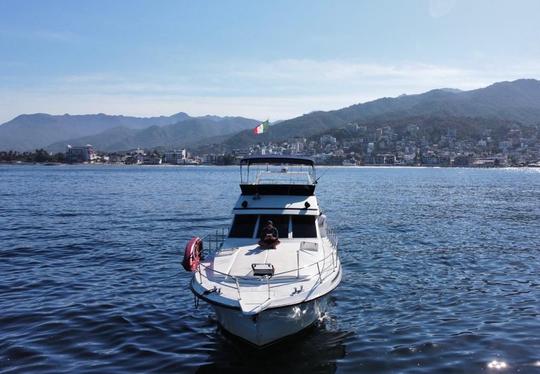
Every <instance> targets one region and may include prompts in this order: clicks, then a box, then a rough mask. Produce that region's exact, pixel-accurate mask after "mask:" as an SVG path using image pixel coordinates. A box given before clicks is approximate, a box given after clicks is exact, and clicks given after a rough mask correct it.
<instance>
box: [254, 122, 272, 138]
mask: <svg viewBox="0 0 540 374" xmlns="http://www.w3.org/2000/svg"><path fill="white" fill-rule="evenodd" d="M269 128H270V122H269V121H268V120H266V121H264V122H263V123H261V124H260V125H259V126H257V127H255V128H254V129H253V133H254V134H255V135H259V134H262V133H265V132H267V131H268V129H269Z"/></svg>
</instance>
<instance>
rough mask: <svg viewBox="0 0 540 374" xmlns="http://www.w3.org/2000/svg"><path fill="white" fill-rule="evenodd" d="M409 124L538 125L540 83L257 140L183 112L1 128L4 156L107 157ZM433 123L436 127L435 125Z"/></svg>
mask: <svg viewBox="0 0 540 374" xmlns="http://www.w3.org/2000/svg"><path fill="white" fill-rule="evenodd" d="M406 118H437V119H441V120H442V121H444V119H445V118H446V119H448V118H452V119H459V118H467V119H469V120H470V119H471V118H473V119H474V118H478V119H482V120H483V121H480V122H481V123H486V121H485V120H493V121H506V122H515V123H519V124H523V125H538V124H540V81H538V80H535V79H520V80H516V81H513V82H499V83H495V84H492V85H490V86H488V87H485V88H480V89H475V90H470V91H460V90H456V89H448V88H444V89H435V90H431V91H428V92H425V93H422V94H416V95H401V96H398V97H395V98H388V97H385V98H381V99H378V100H374V101H370V102H366V103H362V104H355V105H352V106H349V107H346V108H343V109H339V110H332V111H326V112H323V111H317V112H312V113H309V114H305V115H302V116H300V117H296V118H293V119H289V120H285V121H280V122H279V123H276V124H274V125H272V126H270V129H269V130H268V132H265V133H264V134H260V135H254V134H253V132H252V131H251V129H252V128H253V127H255V126H256V125H257V123H258V121H256V120H253V119H247V118H243V117H217V116H204V117H191V116H189V115H187V114H186V113H183V112H180V113H177V114H174V115H172V116H160V117H149V118H138V117H126V116H110V115H105V114H95V115H68V114H66V115H61V116H54V115H49V114H31V115H21V116H18V117H16V118H14V119H13V120H11V121H9V122H6V123H5V124H3V125H1V126H0V150H18V151H24V150H33V149H36V148H46V149H48V150H50V151H57V152H58V151H63V150H64V149H65V147H66V145H67V144H72V145H81V144H87V143H88V144H92V145H94V147H95V148H96V149H98V150H102V151H121V150H128V149H133V148H137V147H141V148H158V147H161V148H178V147H196V146H198V145H204V144H210V143H214V144H221V145H223V146H225V147H226V148H238V147H243V146H246V145H249V144H254V143H260V142H268V141H282V140H286V139H288V138H291V137H310V136H314V135H317V134H321V133H324V132H327V131H329V130H332V129H339V128H342V127H344V126H345V125H346V124H348V123H350V122H355V123H359V124H369V123H383V122H385V121H388V122H396V121H397V122H399V121H401V120H403V119H406ZM432 122H433V121H432Z"/></svg>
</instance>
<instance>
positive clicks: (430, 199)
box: [0, 166, 540, 373]
mask: <svg viewBox="0 0 540 374" xmlns="http://www.w3.org/2000/svg"><path fill="white" fill-rule="evenodd" d="M320 175H321V174H320ZM322 175H323V177H322V178H321V180H320V181H319V185H318V187H317V189H318V190H317V194H318V196H319V200H320V203H321V205H322V207H323V208H324V209H325V213H326V215H327V217H328V221H329V223H330V224H332V225H333V226H334V227H335V229H336V233H337V235H338V237H339V239H340V253H341V259H342V264H343V271H344V273H343V275H344V277H343V281H342V284H341V285H340V286H339V287H338V288H337V289H336V290H335V292H334V293H333V294H332V297H333V298H332V305H331V308H330V310H329V316H328V317H327V318H326V319H325V320H324V321H322V323H321V325H320V326H318V327H316V328H313V329H311V330H310V331H307V332H306V333H305V334H303V335H301V336H297V337H295V338H294V339H292V340H289V341H285V342H283V343H281V344H278V345H274V346H271V347H269V348H268V349H264V350H256V349H253V348H251V347H248V346H246V345H245V344H242V343H240V342H238V341H237V340H236V339H231V338H230V337H229V336H227V335H226V334H223V333H222V332H220V331H219V329H218V328H217V324H216V320H215V316H214V313H213V311H212V309H211V308H210V307H208V306H207V305H205V304H204V303H201V305H200V307H199V309H196V308H194V303H193V295H192V294H191V292H189V290H188V283H189V279H190V278H189V274H187V273H185V272H184V271H183V270H182V268H181V266H180V261H181V251H182V248H183V245H184V244H185V242H186V241H187V240H188V239H189V238H190V237H191V236H192V235H194V234H196V235H199V236H202V235H204V234H206V233H209V232H211V231H213V230H215V229H217V228H221V227H222V226H224V225H226V224H227V223H228V221H229V219H230V211H231V207H232V205H233V203H234V201H235V200H236V198H237V194H238V193H239V188H238V185H237V183H238V170H237V169H236V168H227V167H223V168H218V167H208V168H206V167H200V168H189V167H184V168H182V167H179V168H174V167H104V166H59V167H46V168H45V167H39V166H0V274H1V277H0V279H1V282H0V311H1V312H0V371H9V370H14V371H15V372H24V373H32V372H39V373H43V372H51V373H72V372H87V373H89V372H93V373H103V372H113V371H115V372H130V373H132V372H142V373H148V372H159V373H164V372H175V373H177V372H182V373H184V372H196V371H201V372H214V371H224V372H254V371H261V372H283V371H287V372H300V373H304V372H317V373H318V372H323V373H325V372H334V371H337V372H351V373H358V372H367V373H372V372H377V373H381V372H392V373H393V372H411V373H418V372H425V373H433V372H441V371H444V372H463V373H476V372H520V373H528V372H531V373H534V372H538V370H539V366H540V364H539V362H540V356H539V352H540V348H539V347H540V323H539V318H540V281H539V278H538V274H539V269H540V237H539V235H538V233H539V232H540V172H539V171H534V170H526V169H493V170H473V169H428V168H381V169H377V168H328V169H326V170H325V171H324V174H322Z"/></svg>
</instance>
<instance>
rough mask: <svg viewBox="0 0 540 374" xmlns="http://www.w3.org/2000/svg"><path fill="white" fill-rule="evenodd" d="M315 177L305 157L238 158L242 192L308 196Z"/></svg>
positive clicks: (308, 159)
mask: <svg viewBox="0 0 540 374" xmlns="http://www.w3.org/2000/svg"><path fill="white" fill-rule="evenodd" d="M316 184H317V179H316V176H315V163H314V161H313V160H312V159H310V158H307V157H292V156H257V157H246V158H244V159H242V160H241V161H240V188H241V190H242V195H257V194H258V195H299V196H311V195H313V194H314V192H315V185H316Z"/></svg>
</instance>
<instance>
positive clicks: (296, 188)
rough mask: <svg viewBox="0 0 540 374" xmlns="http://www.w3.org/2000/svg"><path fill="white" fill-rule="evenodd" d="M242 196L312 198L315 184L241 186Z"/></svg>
mask: <svg viewBox="0 0 540 374" xmlns="http://www.w3.org/2000/svg"><path fill="white" fill-rule="evenodd" d="M240 189H241V190H242V195H257V194H258V195H293V196H312V195H313V194H314V193H315V185H314V184H240Z"/></svg>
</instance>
